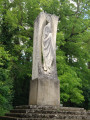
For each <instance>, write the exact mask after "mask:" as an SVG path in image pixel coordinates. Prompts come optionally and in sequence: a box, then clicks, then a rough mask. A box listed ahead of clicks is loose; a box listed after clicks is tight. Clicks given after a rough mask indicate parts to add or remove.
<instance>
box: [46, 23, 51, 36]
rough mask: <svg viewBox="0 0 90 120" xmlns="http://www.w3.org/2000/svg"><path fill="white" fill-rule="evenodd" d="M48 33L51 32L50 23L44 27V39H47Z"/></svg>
mask: <svg viewBox="0 0 90 120" xmlns="http://www.w3.org/2000/svg"><path fill="white" fill-rule="evenodd" d="M50 32H51V29H50V23H48V24H47V25H46V27H45V37H47V36H48V35H49V33H50Z"/></svg>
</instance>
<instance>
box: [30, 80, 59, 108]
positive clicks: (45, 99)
mask: <svg viewBox="0 0 90 120" xmlns="http://www.w3.org/2000/svg"><path fill="white" fill-rule="evenodd" d="M59 87H60V86H59V81H58V80H52V79H51V80H50V79H36V80H32V81H31V84H30V102H29V104H31V105H53V106H55V105H56V106H57V105H58V106H59V105H60V92H59V90H60V88H59Z"/></svg>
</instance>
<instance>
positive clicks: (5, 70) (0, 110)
mask: <svg viewBox="0 0 90 120" xmlns="http://www.w3.org/2000/svg"><path fill="white" fill-rule="evenodd" d="M10 59H11V56H10V55H9V53H8V52H6V51H5V50H4V48H3V47H0V115H3V114H4V113H6V112H7V111H8V110H10V109H11V108H12V97H13V91H12V88H13V81H12V79H11V77H10V65H9V61H10Z"/></svg>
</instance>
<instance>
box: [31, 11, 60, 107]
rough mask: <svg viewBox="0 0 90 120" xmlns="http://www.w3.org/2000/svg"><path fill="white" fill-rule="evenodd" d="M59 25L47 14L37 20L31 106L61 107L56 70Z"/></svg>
mask: <svg viewBox="0 0 90 120" xmlns="http://www.w3.org/2000/svg"><path fill="white" fill-rule="evenodd" d="M57 24H58V17H57V16H55V15H51V14H47V13H45V12H41V13H40V14H39V16H38V17H37V18H36V20H35V23H34V40H33V41H34V42H33V67H32V80H31V82H30V95H29V105H53V106H55V105H56V106H57V105H60V84H59V80H58V79H57V70H56V32H57Z"/></svg>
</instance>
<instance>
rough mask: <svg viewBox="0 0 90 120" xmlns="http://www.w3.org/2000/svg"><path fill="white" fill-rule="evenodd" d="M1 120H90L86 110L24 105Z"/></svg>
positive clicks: (0, 119) (89, 113) (0, 118)
mask: <svg viewBox="0 0 90 120" xmlns="http://www.w3.org/2000/svg"><path fill="white" fill-rule="evenodd" d="M0 120H90V111H88V112H86V110H84V108H71V107H70V108H69V107H53V106H36V105H30V106H27V105H24V106H16V107H15V109H14V110H11V111H10V113H7V114H6V116H3V117H0Z"/></svg>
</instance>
